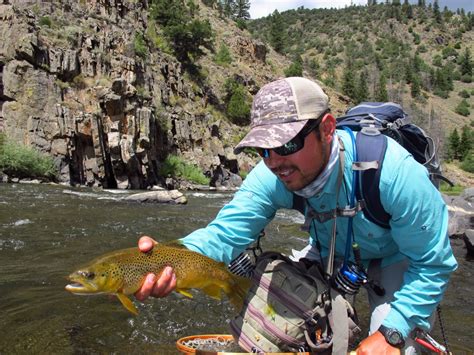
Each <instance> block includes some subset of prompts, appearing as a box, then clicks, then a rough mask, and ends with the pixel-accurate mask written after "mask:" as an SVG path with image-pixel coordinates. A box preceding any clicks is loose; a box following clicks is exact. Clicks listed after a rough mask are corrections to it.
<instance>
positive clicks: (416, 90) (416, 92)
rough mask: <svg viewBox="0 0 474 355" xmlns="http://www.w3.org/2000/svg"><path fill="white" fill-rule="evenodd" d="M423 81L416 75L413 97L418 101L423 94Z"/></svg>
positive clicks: (412, 85) (414, 77)
mask: <svg viewBox="0 0 474 355" xmlns="http://www.w3.org/2000/svg"><path fill="white" fill-rule="evenodd" d="M420 82H421V80H420V77H419V76H418V75H414V76H413V79H412V83H411V97H413V98H414V99H416V98H417V97H419V96H420V94H421V84H420Z"/></svg>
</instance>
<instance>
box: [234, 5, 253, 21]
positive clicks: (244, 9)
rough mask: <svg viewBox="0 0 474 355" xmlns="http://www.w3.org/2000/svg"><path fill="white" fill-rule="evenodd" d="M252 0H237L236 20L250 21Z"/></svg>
mask: <svg viewBox="0 0 474 355" xmlns="http://www.w3.org/2000/svg"><path fill="white" fill-rule="evenodd" d="M249 9H250V0H237V1H236V2H235V18H236V19H240V20H249V19H250V12H249Z"/></svg>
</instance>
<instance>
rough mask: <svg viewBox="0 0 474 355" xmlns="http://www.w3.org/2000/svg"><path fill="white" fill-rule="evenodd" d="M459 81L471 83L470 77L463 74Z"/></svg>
mask: <svg viewBox="0 0 474 355" xmlns="http://www.w3.org/2000/svg"><path fill="white" fill-rule="evenodd" d="M461 81H462V82H463V83H471V82H472V75H469V74H464V75H463V76H461Z"/></svg>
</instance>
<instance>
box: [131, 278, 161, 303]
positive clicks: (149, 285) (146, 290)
mask: <svg viewBox="0 0 474 355" xmlns="http://www.w3.org/2000/svg"><path fill="white" fill-rule="evenodd" d="M155 282H156V276H155V275H154V274H149V275H147V277H146V279H145V282H143V285H142V287H140V289H139V290H138V291H137V292H135V297H136V298H137V300H139V301H142V302H143V301H144V300H146V299H147V298H148V297H150V294H151V292H152V290H153V288H154V286H155Z"/></svg>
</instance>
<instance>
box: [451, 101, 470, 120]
mask: <svg viewBox="0 0 474 355" xmlns="http://www.w3.org/2000/svg"><path fill="white" fill-rule="evenodd" d="M454 111H455V112H456V113H458V114H460V115H462V116H465V117H467V116H469V115H470V114H471V111H469V104H468V103H467V101H466V99H463V100H462V101H461V102H460V103H459V105H457V106H456V108H455V109H454Z"/></svg>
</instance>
